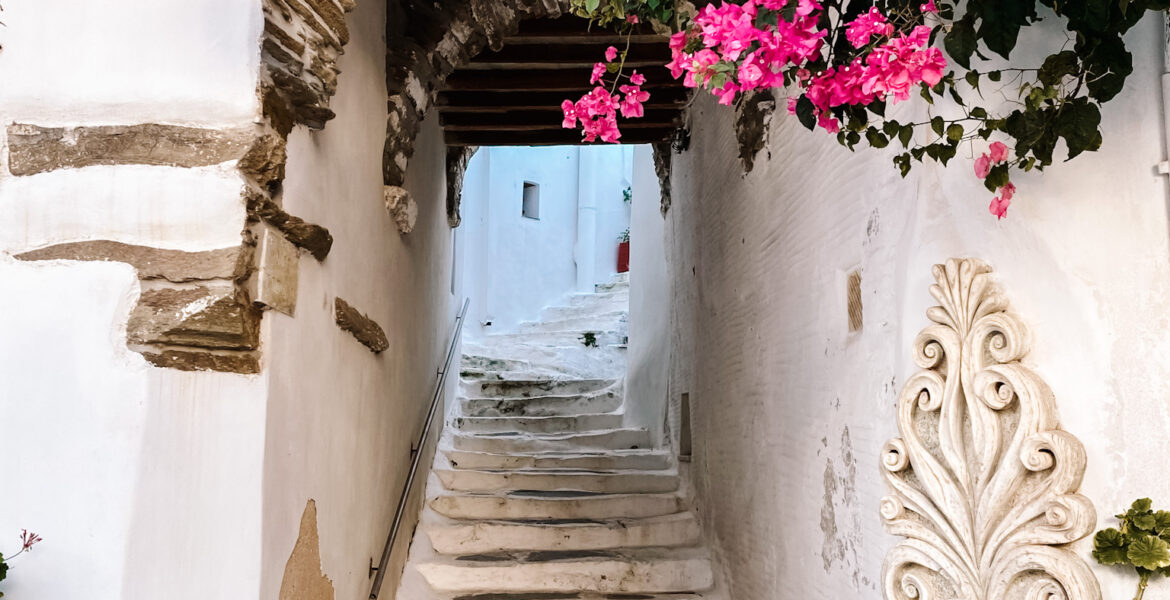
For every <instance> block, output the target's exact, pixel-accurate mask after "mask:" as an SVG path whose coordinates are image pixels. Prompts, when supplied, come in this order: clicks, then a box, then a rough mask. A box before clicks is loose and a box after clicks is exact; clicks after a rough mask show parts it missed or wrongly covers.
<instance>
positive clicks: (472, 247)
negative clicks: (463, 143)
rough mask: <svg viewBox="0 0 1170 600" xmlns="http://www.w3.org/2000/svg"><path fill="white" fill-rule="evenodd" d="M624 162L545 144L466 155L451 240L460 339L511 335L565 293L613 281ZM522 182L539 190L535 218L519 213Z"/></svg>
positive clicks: (621, 151) (603, 149)
mask: <svg viewBox="0 0 1170 600" xmlns="http://www.w3.org/2000/svg"><path fill="white" fill-rule="evenodd" d="M631 156H632V155H631V150H629V149H628V148H624V147H618V146H588V147H574V146H552V147H494V148H481V149H480V150H479V151H478V152H477V153H476V154H475V156H474V157H472V159H471V162H470V163H469V164H468V168H467V174H466V177H465V179H464V186H463V201H462V205H461V206H462V216H463V223H462V224H461V225H460V229H459V232H458V233H457V235H458V236H459V242H458V244H459V250H458V251H459V253H460V256H461V257H462V264H463V268H461V271H462V281H463V285H464V287H465V289H466V290H467V293H468V295H469V296H470V297H471V299H472V305H471V309H470V310H471V312H470V314H471V317H470V318H469V319H468V324H467V330H466V331H467V334H468V335H469V336H471V337H476V336H481V335H484V334H488V333H502V332H507V331H511V330H512V329H514V328H515V326H516V325H518V324H519V323H520V322H521V321H526V320H532V319H535V318H537V317H538V316H539V314H540V309H542V308H544V307H545V306H547V305H549V304H551V303H553V302H554V301H556V300H557V299H559V298H561V297H562V296H563V295H564V294H566V293H568V292H570V291H573V290H574V289H577V290H580V291H592V286H593V284H594V283H601V282H605V281H609V280H610V279H611V278H612V277H613V275H614V274H615V273H616V272H617V238H618V235H619V234H620V233H621V232H622V231H624V230H625V229H626V227H628V226H629V223H630V206H629V205H628V204H626V203H625V202H623V201H622V190H623V189H625V188H626V186H628V185H630V178H631V175H630V173H631ZM524 182H531V183H535V184H538V185H539V186H540V218H539V219H530V218H527V217H524V216H523V215H522V214H521V208H522V194H523V191H522V190H523V185H524ZM487 320H490V321H491V323H492V325H491V326H490V327H485V326H483V323H484V322H485V321H487Z"/></svg>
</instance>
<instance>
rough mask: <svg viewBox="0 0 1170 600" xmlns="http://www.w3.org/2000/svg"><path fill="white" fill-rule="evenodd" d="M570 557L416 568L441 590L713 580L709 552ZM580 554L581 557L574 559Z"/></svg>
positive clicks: (618, 589)
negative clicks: (690, 554)
mask: <svg viewBox="0 0 1170 600" xmlns="http://www.w3.org/2000/svg"><path fill="white" fill-rule="evenodd" d="M565 556H566V558H562V559H555V558H554V559H551V560H546V559H549V558H551V557H549V556H545V555H544V554H543V553H532V554H529V555H527V556H521V557H518V558H514V559H506V558H503V559H501V558H499V557H496V556H493V555H485V556H483V557H482V558H483V559H484V560H470V559H469V558H470V557H463V559H462V560H460V559H454V560H449V561H445V562H440V561H435V562H431V563H424V564H420V565H418V567H417V569H418V571H419V572H420V573H421V574H422V576H423V577H424V578H425V579H426V581H427V583H428V584H430V586H431V588H432V589H434V590H435V591H438V592H441V593H463V594H472V593H489V592H490V593H493V594H506V593H511V594H517V593H539V592H594V593H602V594H641V593H672V592H694V591H697V590H706V589H709V588H710V587H711V586H712V585H713V584H714V574H713V572H712V569H711V562H710V560H709V559H707V558H705V557H690V558H687V557H678V558H676V557H671V556H669V555H666V556H654V555H648V556H637V555H636V554H635V555H633V556H629V555H624V554H618V553H605V552H574V553H566V554H565ZM576 556H581V558H571V557H576ZM505 597H506V596H505Z"/></svg>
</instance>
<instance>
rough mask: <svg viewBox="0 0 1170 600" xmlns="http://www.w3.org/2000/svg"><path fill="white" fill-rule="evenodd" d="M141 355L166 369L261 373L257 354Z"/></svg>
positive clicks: (165, 352)
mask: <svg viewBox="0 0 1170 600" xmlns="http://www.w3.org/2000/svg"><path fill="white" fill-rule="evenodd" d="M139 353H140V354H142V356H143V357H144V358H146V360H147V362H149V363H150V364H152V365H154V366H156V367H162V368H164V369H178V370H180V371H221V372H225V373H242V374H248V375H250V374H254V373H259V372H260V357H259V355H258V354H257V353H255V352H210V351H206V350H183V349H177V348H166V349H163V350H155V349H145V350H140V351H139Z"/></svg>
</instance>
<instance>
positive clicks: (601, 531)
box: [427, 512, 700, 555]
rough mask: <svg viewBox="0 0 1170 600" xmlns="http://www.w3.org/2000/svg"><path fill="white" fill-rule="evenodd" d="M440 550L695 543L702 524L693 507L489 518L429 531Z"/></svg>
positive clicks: (462, 551)
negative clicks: (603, 517)
mask: <svg viewBox="0 0 1170 600" xmlns="http://www.w3.org/2000/svg"><path fill="white" fill-rule="evenodd" d="M427 536H428V537H430V539H431V546H432V547H433V548H434V549H435V551H436V552H438V553H440V554H464V555H466V554H488V553H497V552H505V551H508V552H515V551H532V550H554V551H555V550H612V549H616V548H650V547H664V548H665V547H677V546H693V545H695V544H697V543H698V542H699V536H700V530H699V524H698V522H697V521H696V520H695V516H694V515H693V514H691V513H689V512H687V513H679V514H675V515H667V516H665V517H653V518H649V519H632V520H614V521H583V522H561V521H556V522H550V523H513V522H502V521H488V522H480V523H465V524H457V525H449V526H445V527H436V528H434V529H431V530H430V531H427Z"/></svg>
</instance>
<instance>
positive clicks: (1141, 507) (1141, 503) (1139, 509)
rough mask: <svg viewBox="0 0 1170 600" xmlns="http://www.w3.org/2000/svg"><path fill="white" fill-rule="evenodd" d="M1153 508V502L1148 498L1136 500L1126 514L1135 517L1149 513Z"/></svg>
mask: <svg viewBox="0 0 1170 600" xmlns="http://www.w3.org/2000/svg"><path fill="white" fill-rule="evenodd" d="M1153 506H1154V501H1153V500H1150V499H1149V498H1138V499H1137V500H1134V501H1133V505H1132V506H1130V507H1129V512H1128V513H1126V514H1128V515H1136V514H1141V513H1144V512H1150V509H1151V508H1152V507H1153Z"/></svg>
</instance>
